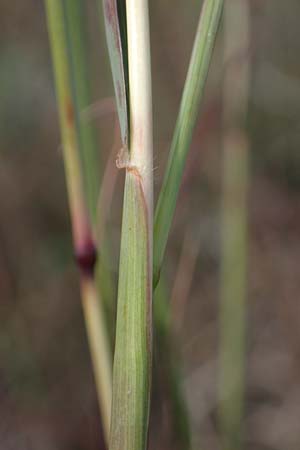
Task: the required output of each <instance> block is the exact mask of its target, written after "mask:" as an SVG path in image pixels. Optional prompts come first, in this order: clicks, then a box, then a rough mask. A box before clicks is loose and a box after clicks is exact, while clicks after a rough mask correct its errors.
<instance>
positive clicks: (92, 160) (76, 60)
mask: <svg viewBox="0 0 300 450" xmlns="http://www.w3.org/2000/svg"><path fill="white" fill-rule="evenodd" d="M63 5H64V12H65V23H66V29H67V44H68V53H69V58H70V64H71V70H70V76H71V81H72V90H73V98H74V103H75V112H76V114H75V116H76V117H75V119H76V124H77V129H78V139H79V149H80V153H81V158H82V162H83V175H84V185H85V192H86V196H87V201H88V206H89V213H90V217H91V219H92V222H93V224H95V218H96V210H97V208H96V206H97V198H98V192H99V176H100V174H99V155H98V148H97V140H96V134H95V129H94V125H93V124H92V122H91V121H88V120H86V119H85V118H84V115H83V111H84V110H85V109H86V108H87V107H88V106H89V105H90V104H91V102H92V98H91V88H90V73H89V70H88V69H89V61H88V52H87V23H86V20H87V17H86V11H85V2H84V1H83V0H63Z"/></svg>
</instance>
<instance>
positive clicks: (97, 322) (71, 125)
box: [45, 0, 111, 437]
mask: <svg viewBox="0 0 300 450" xmlns="http://www.w3.org/2000/svg"><path fill="white" fill-rule="evenodd" d="M45 5H46V12H47V21H48V31H49V37H50V45H51V51H52V59H53V67H54V74H55V83H56V92H57V102H58V109H59V117H60V127H61V134H62V141H63V157H64V164H65V173H66V181H67V190H68V199H69V207H70V213H71V222H72V230H73V241H74V249H75V254H76V258H77V262H78V266H79V270H80V287H81V297H82V305H83V310H84V315H85V319H86V326H87V332H88V338H89V344H90V348H91V355H92V361H93V366H94V373H95V379H96V386H97V392H98V396H99V403H100V409H101V415H102V419H103V425H104V433H105V434H106V437H107V436H108V432H109V423H110V411H111V361H110V351H109V345H108V339H107V335H106V331H105V325H104V319H103V314H102V309H101V304H100V301H99V296H98V293H97V290H96V286H95V279H94V269H95V263H96V248H95V244H94V241H93V234H92V230H91V225H90V221H89V215H88V210H87V206H86V203H85V197H84V190H83V181H82V173H81V165H80V155H79V134H78V129H77V127H76V120H75V116H76V111H75V109H76V108H75V99H74V93H73V91H72V78H71V70H72V66H71V62H70V58H69V56H70V53H69V50H68V34H67V27H66V16H65V10H64V5H63V3H62V2H61V0H46V1H45ZM77 112H78V111H77Z"/></svg>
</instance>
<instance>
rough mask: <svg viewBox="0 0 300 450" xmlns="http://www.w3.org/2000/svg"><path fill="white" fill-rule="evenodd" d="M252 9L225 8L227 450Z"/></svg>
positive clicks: (240, 340)
mask: <svg viewBox="0 0 300 450" xmlns="http://www.w3.org/2000/svg"><path fill="white" fill-rule="evenodd" d="M248 51H249V6H248V3H247V2H240V1H239V0H226V1H225V7H224V90H223V102H224V104H223V168H222V175H223V183H222V218H221V219H222V220H221V223H222V225H221V236H222V239H221V250H222V251H221V255H222V258H221V292H220V344H219V346H220V370H219V396H220V408H219V419H220V427H221V434H222V444H223V447H222V448H223V449H224V450H238V449H240V448H242V440H243V421H244V397H245V374H246V371H245V358H246V355H245V351H246V345H245V333H246V295H247V239H248V236H247V186H248V138H247V134H246V131H245V119H246V112H247V103H248V100H247V98H248V88H249V61H248Z"/></svg>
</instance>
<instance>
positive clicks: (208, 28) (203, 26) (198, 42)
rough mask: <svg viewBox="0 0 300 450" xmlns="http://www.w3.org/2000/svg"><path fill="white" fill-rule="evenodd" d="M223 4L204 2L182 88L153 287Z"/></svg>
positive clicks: (161, 201) (158, 219)
mask: <svg viewBox="0 0 300 450" xmlns="http://www.w3.org/2000/svg"><path fill="white" fill-rule="evenodd" d="M222 6H223V0H204V3H203V7H202V12H201V16H200V21H199V25H198V29H197V33H196V37H195V42H194V47H193V52H192V56H191V60H190V65H189V70H188V74H187V78H186V82H185V86H184V91H183V95H182V100H181V105H180V110H179V114H178V117H177V122H176V126H175V132H174V135H173V140H172V144H171V150H170V155H169V159H168V164H167V169H166V173H165V176H164V181H163V185H162V188H161V191H160V194H159V198H158V203H157V207H156V210H155V219H154V253H153V273H154V276H153V279H154V286H156V284H157V282H158V279H159V272H160V268H161V265H162V261H163V256H164V252H165V248H166V244H167V239H168V235H169V231H170V228H171V223H172V219H173V215H174V211H175V207H176V201H177V196H178V192H179V187H180V183H181V179H182V174H183V170H184V165H185V161H186V157H187V153H188V150H189V147H190V144H191V140H192V133H193V130H194V127H195V124H196V121H197V113H198V109H199V104H200V102H201V100H202V97H203V92H204V87H205V81H206V78H207V74H208V69H209V65H210V60H211V55H212V51H213V47H214V43H215V36H216V32H217V28H218V24H219V21H220V16H221V11H222Z"/></svg>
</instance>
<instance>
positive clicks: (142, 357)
mask: <svg viewBox="0 0 300 450" xmlns="http://www.w3.org/2000/svg"><path fill="white" fill-rule="evenodd" d="M126 15H127V37H128V66H129V86H130V95H129V110H130V141H129V153H128V152H126V151H125V152H123V154H121V155H120V157H119V160H118V166H119V167H120V168H124V169H125V171H126V175H125V192H124V204H123V220H122V236H121V253H120V271H119V287H118V308H117V327H116V345H115V357H114V370H113V403H112V424H111V436H110V447H109V448H110V450H120V449H122V450H142V449H145V448H146V441H147V432H148V420H149V404H150V386H151V366H152V196H153V180H152V98H151V67H150V39H149V19H148V3H147V1H146V0H127V2H126Z"/></svg>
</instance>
